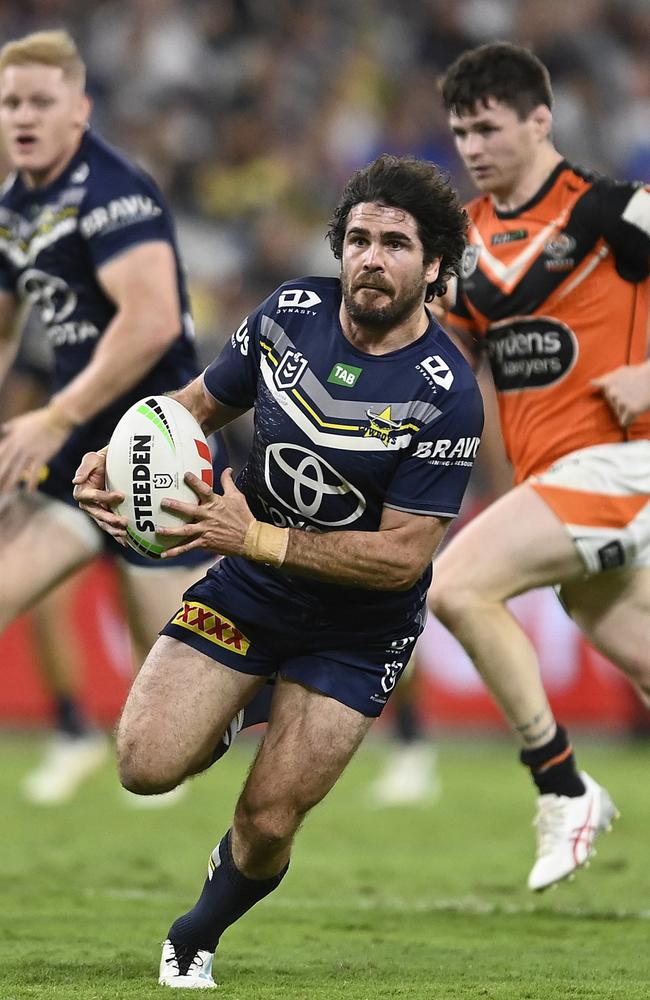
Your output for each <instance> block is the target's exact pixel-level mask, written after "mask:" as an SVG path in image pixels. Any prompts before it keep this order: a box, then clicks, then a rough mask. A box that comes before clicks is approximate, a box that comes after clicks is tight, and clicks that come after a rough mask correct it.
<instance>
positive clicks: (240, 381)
mask: <svg viewBox="0 0 650 1000" xmlns="http://www.w3.org/2000/svg"><path fill="white" fill-rule="evenodd" d="M260 316H261V307H260V308H259V309H257V310H256V311H255V312H253V313H251V315H250V316H249V317H247V318H246V319H245V320H244V321H243V322H242V323H241V324H240V325H239V327H238V328H237V329H236V330H235V332H234V333H233V334H232V336H231V338H230V340H229V341H228V342H227V343H226V344H225V346H224V347H223V349H222V351H221V353H220V354H219V355H218V357H217V358H215V360H214V361H213V362H212V363H211V364H210V365H208V367H207V368H206V370H205V371H204V373H203V383H204V385H205V388H206V389H207V391H208V392H209V393H210V395H211V396H213V397H214V399H216V400H218V401H219V402H220V403H224V404H225V405H226V406H234V407H237V408H238V409H249V408H250V407H251V406H253V404H254V402H255V397H256V395H257V383H258V378H259V370H260V352H261V348H260V339H259V332H258V331H259V326H260Z"/></svg>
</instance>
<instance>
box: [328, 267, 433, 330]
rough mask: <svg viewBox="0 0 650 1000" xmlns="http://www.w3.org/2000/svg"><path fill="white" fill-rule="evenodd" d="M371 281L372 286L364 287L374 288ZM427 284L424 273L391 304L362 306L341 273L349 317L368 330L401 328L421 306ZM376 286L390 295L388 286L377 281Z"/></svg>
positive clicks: (345, 277) (351, 285)
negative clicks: (400, 325)
mask: <svg viewBox="0 0 650 1000" xmlns="http://www.w3.org/2000/svg"><path fill="white" fill-rule="evenodd" d="M368 281H369V285H368V286H366V285H364V286H363V287H375V286H374V285H373V284H372V282H371V281H370V279H368ZM357 284H358V282H357ZM426 285H427V283H426V281H425V280H424V271H422V274H421V275H419V276H418V277H417V278H415V279H414V280H413V281H412V282H411V283H410V284H408V285H404V287H403V288H402V290H401V292H400V293H399V295H396V296H395V298H393V299H391V301H390V302H389V303H388V305H385V306H373V305H362V304H360V303H359V302H358V301H357V300H356V299H355V297H354V295H355V286H354V285H353V283H352V281H351V280H350V278H348V277H347V276H346V275H345V274H344V273H342V274H341V287H342V290H343V303H344V305H345V309H346V311H347V313H348V316H349V317H350V319H351V320H353V321H354V322H355V323H358V324H359V326H363V327H367V328H369V329H371V330H390V329H392V328H393V327H396V326H399V324H400V323H402V322H403V321H404V320H405V319H407V317H408V316H410V315H411V314H412V313H414V312H416V311H417V310H418V308H420V307H421V306H422V303H423V301H424V296H425V292H426ZM376 287H377V288H379V289H380V290H381V291H384V292H386V293H387V294H390V292H388V291H387V289H388V286H385V285H383V284H382V283H381V282H378V283H377V286H376Z"/></svg>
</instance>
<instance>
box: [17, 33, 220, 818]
mask: <svg viewBox="0 0 650 1000" xmlns="http://www.w3.org/2000/svg"><path fill="white" fill-rule="evenodd" d="M84 79H85V69H84V65H83V63H82V61H81V59H80V57H79V54H78V52H77V50H76V48H75V45H74V42H73V41H72V39H71V38H70V37H69V36H68V35H67V34H66V33H65V32H62V31H53V32H40V33H36V34H33V35H28V36H26V37H24V38H22V39H20V40H18V41H15V42H9V43H7V44H6V45H5V46H4V47H3V48H2V50H1V51H0V127H1V129H2V135H3V139H4V145H5V148H6V151H7V155H8V157H9V160H10V163H11V165H12V166H13V168H14V169H15V173H13V174H11V175H10V176H9V177H8V179H7V180H6V182H5V184H4V187H3V188H2V192H1V195H0V380H1V379H2V378H3V377H4V375H5V374H6V371H7V369H8V367H9V364H10V362H11V358H12V356H13V352H14V345H13V341H14V339H15V335H16V334H17V333H18V331H19V326H20V324H19V323H18V322H17V320H18V318H19V316H18V313H19V308H20V306H21V305H22V304H28V305H31V306H32V307H33V308H34V309H35V310H37V311H38V313H39V317H40V321H41V323H42V325H43V327H44V329H45V330H46V331H47V334H48V335H49V338H50V341H51V343H52V346H53V348H54V394H53V396H52V397H51V399H50V401H49V403H47V405H44V406H41V407H39V408H37V409H35V410H33V411H32V412H30V413H27V414H24V415H21V416H18V417H16V418H15V419H11V420H8V421H6V422H5V423H4V424H3V426H2V428H1V430H0V493H2V498H1V499H0V503H1V515H0V576H1V578H2V579H3V581H5V586H4V590H3V600H2V603H1V605H0V628H3V627H5V626H6V625H8V624H9V622H11V621H12V620H13V619H14V618H15V617H16V616H17V615H19V614H20V613H21V612H22V611H24V610H25V609H26V608H28V607H29V606H30V605H32V604H33V603H34V602H35V601H36V600H38V598H39V597H41V596H42V595H44V594H46V593H47V592H49V591H50V590H51V589H52V588H53V587H55V586H56V585H57V584H58V583H59V582H60V581H61V580H63V579H64V578H66V577H68V576H70V574H72V573H74V572H75V571H76V570H79V569H80V568H81V567H82V566H85V565H86V564H87V563H88V562H90V561H91V560H92V559H93V558H94V557H95V556H96V555H98V553H100V552H101V551H102V548H103V547H104V545H103V543H104V541H108V542H109V549H110V550H111V551H113V552H114V553H119V555H120V557H121V558H120V560H119V567H120V572H121V578H122V582H123V587H124V592H125V597H126V600H127V602H128V609H129V620H130V622H131V629H132V636H133V640H134V645H135V651H136V655H138V654H142V655H144V653H145V652H146V651H147V650H148V649H149V648H150V646H151V644H152V642H153V641H154V638H155V636H156V634H157V631H158V629H159V627H160V625H161V624H162V623H163V622H164V620H165V619H166V618H167V617H168V615H169V614H170V613H171V610H172V609H173V607H174V606H175V602H176V599H177V594H178V591H179V588H181V587H185V586H187V585H188V584H189V583H190V582H191V581H192V580H194V579H196V578H197V577H198V576H201V575H202V573H203V572H204V567H203V568H201V564H202V563H203V562H204V561H205V554H204V553H200V552H191V553H187V554H184V555H181V556H180V557H179V558H178V559H177V560H174V562H172V563H170V564H169V566H162V567H161V566H158V565H155V566H153V565H152V564H151V563H149V562H147V561H146V560H144V559H143V558H142V557H141V556H139V555H137V554H136V553H135V552H133V551H131V550H130V549H124V548H121V547H119V546H116V545H115V544H114V543H113V542H112V540H110V539H107V538H106V536H105V535H103V534H102V532H99V531H97V530H96V529H95V526H94V525H92V524H91V522H90V521H89V520H88V518H86V517H84V516H82V515H81V513H80V511H79V510H78V508H77V507H76V505H75V504H74V501H73V499H72V485H71V480H72V476H73V475H74V472H75V469H76V468H77V466H78V465H79V462H80V460H81V457H82V455H83V454H84V453H85V452H86V451H88V450H89V449H95V448H99V447H101V446H103V445H105V444H106V442H107V441H108V438H109V436H110V433H111V431H112V429H113V427H114V426H115V423H116V422H117V420H118V418H119V417H120V415H121V414H122V413H123V412H124V410H125V409H126V408H127V407H128V406H129V405H130V404H131V403H132V402H135V401H136V400H137V399H139V398H141V397H142V396H144V395H145V394H153V393H162V392H165V391H166V390H169V389H173V388H177V387H178V386H179V385H181V384H184V383H185V382H187V381H188V380H190V379H192V378H194V377H195V376H196V374H197V372H198V370H199V369H198V364H197V358H196V354H195V349H194V344H193V336H192V324H191V319H190V315H189V306H188V298H187V292H186V289H185V282H184V278H183V274H182V269H181V265H180V262H179V257H178V250H177V246H176V238H175V234H174V227H173V223H172V220H171V218H170V215H169V211H168V209H167V207H166V205H165V203H164V201H163V198H162V196H161V194H160V191H159V190H158V188H157V187H156V185H155V184H154V183H153V181H152V180H151V179H150V178H149V177H148V176H147V175H146V174H144V173H143V172H142V171H141V170H139V169H138V168H136V167H135V166H133V165H132V164H131V163H129V162H128V161H127V160H125V159H124V158H123V157H122V156H121V155H120V154H119V153H118V152H116V151H115V150H113V149H111V148H110V147H109V146H107V145H106V143H104V142H103V141H102V140H101V139H100V138H99V137H98V136H96V135H95V134H94V133H93V132H92V131H91V130H90V129H89V128H88V118H89V114H90V102H89V100H88V98H87V97H86V96H85V93H84ZM57 708H58V716H59V721H60V723H61V726H62V728H63V732H62V734H61V735H60V736H59V738H58V739H57V740H56V741H55V742H54V744H53V746H52V748H51V752H50V755H49V757H48V760H47V761H46V765H45V767H44V770H41V771H39V773H38V774H37V775H36V776H35V785H34V787H33V788H32V792H33V796H32V797H33V798H35V799H37V800H39V801H49V802H53V801H62V800H63V799H65V798H67V797H69V795H70V794H72V792H73V791H74V789H75V787H76V785H77V783H78V781H79V780H81V779H82V778H83V777H84V776H85V773H86V771H87V770H88V769H89V768H90V767H91V766H93V762H94V761H95V759H96V758H97V757H98V756H101V754H98V747H99V744H100V743H101V740H100V739H99V737H97V736H96V735H94V734H92V733H88V732H87V728H86V726H85V725H84V723H83V720H82V719H80V717H79V711H78V707H75V705H74V701H73V699H70V698H67V697H66V698H62V699H59V702H58V706H57ZM84 736H86V737H87V739H84V738H83V737H84ZM30 787H31V786H30Z"/></svg>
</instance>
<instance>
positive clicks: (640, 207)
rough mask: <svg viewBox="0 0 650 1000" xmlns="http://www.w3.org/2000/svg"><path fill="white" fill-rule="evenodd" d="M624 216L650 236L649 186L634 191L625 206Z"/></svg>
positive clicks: (632, 224) (625, 219) (627, 220)
mask: <svg viewBox="0 0 650 1000" xmlns="http://www.w3.org/2000/svg"><path fill="white" fill-rule="evenodd" d="M622 218H623V220H624V221H625V222H629V223H630V225H631V226H636V228H637V229H640V230H641V232H643V233H645V234H646V236H650V191H648V189H647V188H639V190H638V191H635V192H634V194H633V195H632V197H631V198H630V200H629V201H628V203H627V205H626V206H625V211H624V212H623V215H622Z"/></svg>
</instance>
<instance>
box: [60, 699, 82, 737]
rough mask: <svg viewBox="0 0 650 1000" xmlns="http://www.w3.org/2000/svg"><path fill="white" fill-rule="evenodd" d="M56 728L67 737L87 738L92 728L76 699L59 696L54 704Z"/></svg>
mask: <svg viewBox="0 0 650 1000" xmlns="http://www.w3.org/2000/svg"><path fill="white" fill-rule="evenodd" d="M54 711H55V718H56V728H57V729H58V730H59V731H60V732H62V733H65V734H66V736H85V734H86V733H87V732H88V730H89V728H90V726H89V725H88V722H87V720H86V718H85V717H84V713H83V711H82V709H81V706H80V705H79V704H78V702H77V701H76V700H75V699H74V698H69V697H67V696H64V695H59V696H57V698H56V700H55V703H54Z"/></svg>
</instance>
